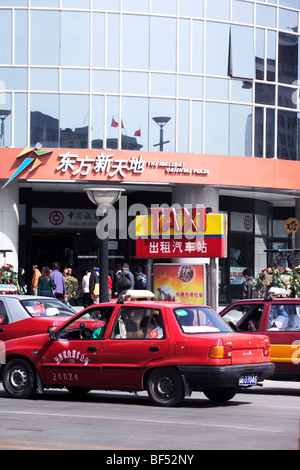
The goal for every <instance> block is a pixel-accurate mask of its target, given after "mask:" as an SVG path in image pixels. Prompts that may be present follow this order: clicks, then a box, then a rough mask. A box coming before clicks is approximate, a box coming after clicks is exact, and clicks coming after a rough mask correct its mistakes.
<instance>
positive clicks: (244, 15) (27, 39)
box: [0, 0, 300, 302]
mask: <svg viewBox="0 0 300 470" xmlns="http://www.w3.org/2000/svg"><path fill="white" fill-rule="evenodd" d="M0 24H1V28H0V35H1V40H2V41H1V42H2V44H5V47H2V48H1V50H0V108H1V109H0V119H1V147H2V148H1V151H0V155H1V162H3V164H2V163H1V167H0V178H1V181H2V186H4V185H5V184H6V183H7V181H8V180H9V179H10V178H11V177H12V176H13V175H14V172H15V171H16V170H17V169H18V168H19V165H21V163H24V161H25V159H26V158H28V154H26V152H25V153H22V151H23V149H24V148H26V147H29V148H30V149H31V150H34V149H36V152H39V151H43V150H44V149H46V150H47V151H49V154H48V155H47V154H45V155H44V156H41V157H40V158H39V156H38V154H37V153H35V154H34V160H33V162H32V164H34V165H35V166H33V165H31V166H29V164H28V166H27V167H26V168H25V167H24V168H23V170H22V171H20V172H19V173H18V174H17V175H16V176H15V177H14V178H13V180H12V181H10V182H9V184H7V185H6V186H5V187H4V188H3V189H2V190H1V193H0V201H1V206H0V214H1V220H2V222H1V226H0V232H1V234H0V235H1V237H0V242H1V247H0V249H2V250H3V249H4V250H5V249H10V250H12V251H11V252H10V251H9V252H7V253H6V256H5V259H6V261H8V262H9V261H11V263H12V264H13V265H14V266H16V267H17V266H19V265H20V266H25V267H26V271H27V274H28V275H29V274H30V275H31V266H32V264H36V263H37V264H39V265H41V266H42V265H44V264H45V263H47V264H50V265H51V263H52V261H55V260H57V259H53V258H57V257H58V258H59V261H61V263H63V262H65V260H66V259H67V258H68V257H69V253H70V250H74V251H75V254H76V256H77V266H78V269H79V270H82V269H83V268H84V267H85V265H84V264H85V263H86V264H87V263H89V264H90V263H91V261H92V259H93V258H92V257H93V256H96V252H97V244H98V241H97V238H96V237H95V224H92V223H91V224H90V225H88V224H82V218H85V220H86V221H88V220H89V217H91V213H90V212H89V211H94V210H95V209H94V208H93V207H92V206H91V203H90V202H89V201H88V199H87V197H86V194H85V193H84V188H85V187H87V186H88V185H90V184H91V183H93V184H94V185H95V184H96V185H98V184H99V186H100V185H103V184H111V183H114V184H119V185H122V187H124V188H125V189H126V197H127V200H126V202H127V204H128V206H129V207H130V206H131V205H133V204H135V203H136V202H137V201H138V202H141V203H143V204H144V205H145V206H147V207H150V206H151V204H163V203H164V204H167V205H171V204H173V203H179V204H181V205H182V204H191V205H195V204H204V205H205V206H206V207H211V208H213V210H214V211H215V212H218V211H221V212H226V213H227V214H228V222H229V224H228V233H229V238H228V243H229V256H228V258H226V259H220V260H219V291H220V302H227V301H228V300H230V299H231V298H235V297H239V296H240V287H241V286H240V283H241V281H242V280H243V279H242V276H241V273H242V270H243V269H244V268H245V267H250V268H252V270H253V271H254V273H257V272H259V271H260V270H261V269H262V268H263V267H265V266H266V264H267V262H268V256H267V253H266V251H265V250H267V249H276V248H288V247H289V237H288V234H287V232H286V231H285V230H284V221H285V220H286V219H287V218H289V217H297V216H300V214H299V204H298V197H299V189H300V188H299V181H300V180H299V177H298V176H299V175H298V173H299V170H300V162H299V160H300V150H299V123H300V121H299V110H300V103H299V99H300V96H299V80H300V78H299V52H300V50H299V0H268V1H267V0H266V1H258V0H164V1H161V0H10V1H8V0H0ZM19 155H20V156H19ZM99 156H101V164H100V162H99V161H97V158H98V157H99ZM36 157H37V159H38V160H39V161H40V163H39V164H37V163H35V162H36ZM108 157H109V159H108V160H107V158H108ZM30 158H31V159H32V154H30ZM66 159H68V164H66ZM105 159H106V160H105ZM122 162H123V167H122ZM95 164H98V167H95ZM105 165H106V166H105ZM97 168H98V171H97ZM56 211H57V212H56ZM58 213H59V214H62V215H63V217H64V223H58V221H59V218H60V217H61V215H58ZM50 214H51V217H52V218H51V217H50ZM56 217H57V219H56ZM66 220H69V222H70V223H68V224H67V225H66ZM299 246H300V243H299ZM276 256H277V255H276V254H275V253H274V257H276ZM121 260H126V261H128V262H129V264H130V265H131V267H134V266H135V265H136V264H137V263H141V260H138V259H137V258H136V254H135V246H134V242H133V241H132V240H126V239H118V240H117V241H116V242H115V243H113V241H111V245H110V265H111V268H113V267H114V264H115V263H116V262H119V261H121ZM277 261H278V262H281V261H282V260H280V259H279V255H278V256H277ZM194 262H195V263H196V262H197V263H198V262H200V263H201V262H204V261H203V259H202V260H201V259H196V257H195V260H194ZM205 262H206V263H208V264H209V260H205ZM283 262H284V263H286V262H287V261H286V260H283Z"/></svg>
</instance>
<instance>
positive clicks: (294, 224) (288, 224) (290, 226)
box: [284, 217, 300, 233]
mask: <svg viewBox="0 0 300 470" xmlns="http://www.w3.org/2000/svg"><path fill="white" fill-rule="evenodd" d="M299 226H300V225H299V221H298V219H295V217H290V218H289V219H287V220H286V221H285V224H284V228H285V230H286V232H288V233H297V232H298V230H299Z"/></svg>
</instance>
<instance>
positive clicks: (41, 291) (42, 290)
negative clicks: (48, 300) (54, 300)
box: [37, 266, 56, 297]
mask: <svg viewBox="0 0 300 470" xmlns="http://www.w3.org/2000/svg"><path fill="white" fill-rule="evenodd" d="M55 288H56V285H55V283H54V281H53V279H52V277H51V273H50V268H48V266H44V267H43V269H42V275H41V277H39V282H38V292H37V293H38V295H42V296H44V297H55V296H54V293H53V291H54V289H55Z"/></svg>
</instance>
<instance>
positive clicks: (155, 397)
mask: <svg viewBox="0 0 300 470" xmlns="http://www.w3.org/2000/svg"><path fill="white" fill-rule="evenodd" d="M147 391H148V394H149V397H150V398H151V400H152V401H153V403H155V404H156V405H160V406H178V405H179V404H180V403H181V402H182V401H183V399H184V396H185V392H184V384H183V380H182V378H181V376H180V374H179V372H177V370H176V369H174V368H172V367H165V368H160V369H155V370H153V371H152V372H151V374H150V375H149V378H148V381H147Z"/></svg>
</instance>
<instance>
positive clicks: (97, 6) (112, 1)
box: [92, 0, 120, 11]
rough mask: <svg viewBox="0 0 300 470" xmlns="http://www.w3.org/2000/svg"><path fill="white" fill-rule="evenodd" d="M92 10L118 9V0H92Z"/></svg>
mask: <svg viewBox="0 0 300 470" xmlns="http://www.w3.org/2000/svg"><path fill="white" fill-rule="evenodd" d="M92 7H93V9H94V10H104V11H105V10H108V11H109V10H120V0H92Z"/></svg>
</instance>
